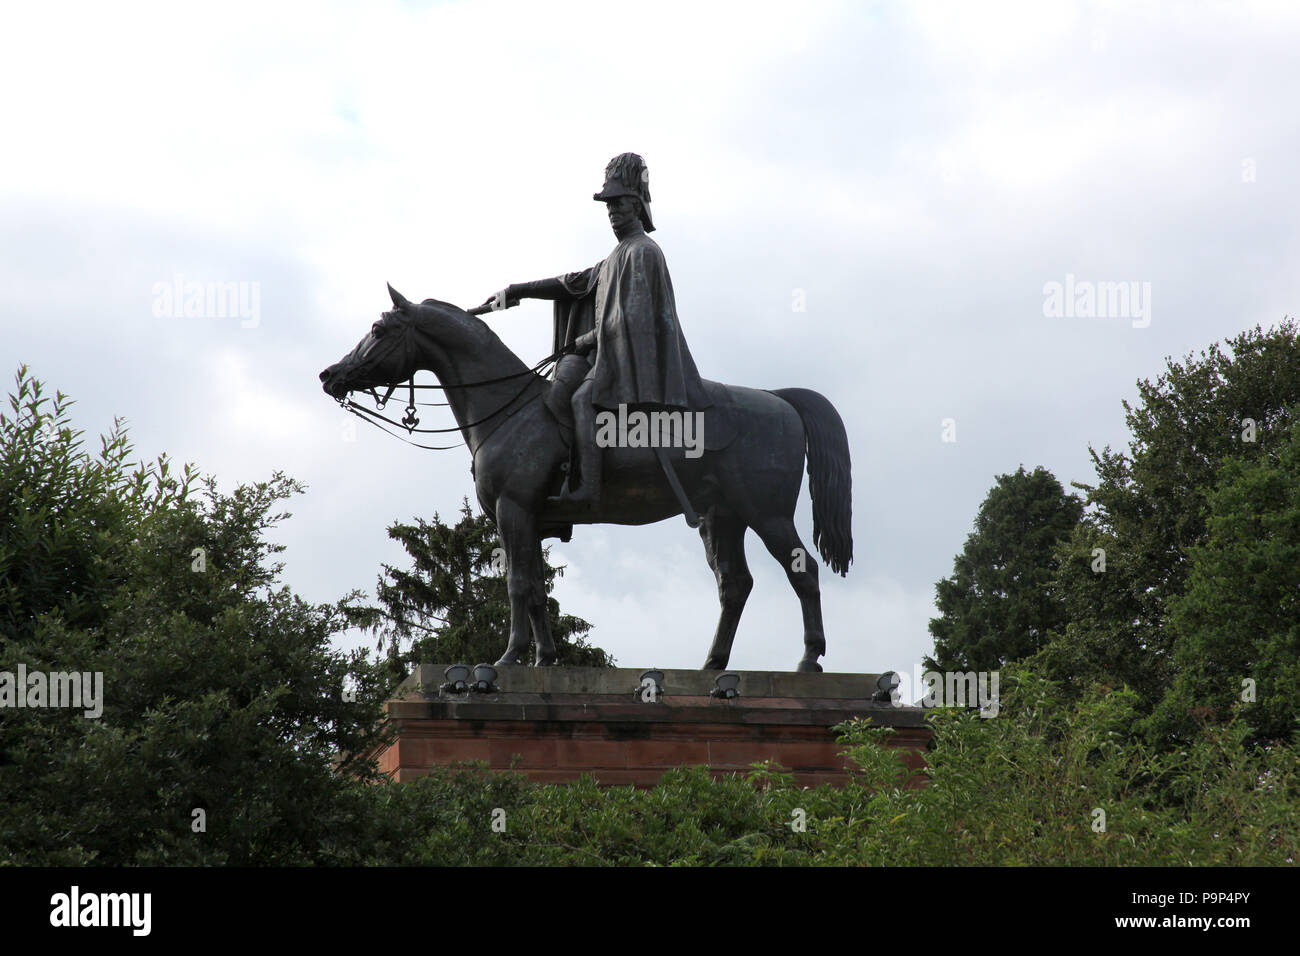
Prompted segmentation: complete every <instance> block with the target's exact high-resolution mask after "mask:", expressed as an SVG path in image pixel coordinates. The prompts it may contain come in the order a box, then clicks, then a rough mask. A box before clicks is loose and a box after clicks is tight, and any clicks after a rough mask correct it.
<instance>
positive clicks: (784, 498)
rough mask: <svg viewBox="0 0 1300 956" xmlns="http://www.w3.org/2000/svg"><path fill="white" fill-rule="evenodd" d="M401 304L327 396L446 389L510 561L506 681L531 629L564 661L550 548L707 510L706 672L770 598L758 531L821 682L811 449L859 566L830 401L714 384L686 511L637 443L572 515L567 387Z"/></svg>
mask: <svg viewBox="0 0 1300 956" xmlns="http://www.w3.org/2000/svg"><path fill="white" fill-rule="evenodd" d="M388 291H389V295H390V297H391V299H392V302H393V308H392V310H390V311H387V312H384V313H382V314H381V315H380V318H379V320H378V321H376V322H375V323H374V324H373V325H372V326H371V328H370V331H369V332H368V333H367V334H366V336H365V337H364V338H362V339H361V341H360V342H359V343H358V344H357V346H356V348H354V349H353V350H352V351H351V352H349V353H348V354H347V355H346V356H344V358H342V359H341V360H340V361H338V362H336V363H335V364H333V365H331V366H329V368H327V369H325V370H324V371H323V372H321V373H320V381H321V386H322V388H323V389H324V391H325V392H326V394H328V395H329V396H331V397H332V398H334V399H335V400H337V401H339V402H340V403H346V402H347V396H348V394H349V393H350V392H353V391H365V390H373V389H376V388H387V389H388V390H389V394H391V392H392V389H393V388H394V387H395V386H396V385H397V384H398V383H402V382H406V381H407V380H408V379H413V376H414V374H415V373H416V372H417V371H429V372H432V373H433V374H434V375H435V376H436V377H437V379H438V381H439V382H440V383H441V387H442V389H443V390H444V392H445V394H446V397H447V404H448V405H449V407H450V409H451V412H452V414H453V415H454V416H455V419H456V423H457V425H458V427H459V431H460V432H461V434H462V435H463V436H464V440H465V444H466V445H467V446H468V448H469V450H470V455H471V467H470V473H471V475H472V477H473V480H474V489H475V492H476V494H477V496H478V501H479V504H480V506H481V507H482V508H483V510H484V512H485V513H486V514H488V515H490V516H491V517H492V518H493V520H494V521H495V523H496V526H497V531H498V534H499V535H500V538H501V545H502V548H503V549H504V551H505V565H506V580H507V589H508V593H509V596H510V638H509V643H508V644H507V646H506V649H505V652H504V653H503V654H502V656H501V659H500V660H498V661H497V665H498V666H501V665H510V664H518V663H521V660H520V659H521V657H522V656H523V655H524V654H525V653H526V651H527V648H528V643H529V630H530V628H531V633H532V638H533V640H534V641H535V642H536V657H535V664H537V665H549V664H555V663H556V661H557V655H556V648H555V642H554V640H553V638H552V636H551V631H550V623H549V620H548V618H547V613H546V590H545V586H544V583H543V573H542V572H543V568H544V563H543V557H542V541H543V540H544V539H545V538H547V537H555V536H559V537H562V538H563V539H564V540H568V533H571V531H572V528H573V525H575V524H599V523H612V524H625V525H641V524H650V523H652V522H656V521H662V520H664V519H666V518H672V517H675V516H676V515H680V514H686V515H687V516H688V520H689V519H690V516H691V507H692V506H693V508H694V510H695V511H698V513H699V521H698V525H699V532H700V537H701V538H702V539H703V543H704V553H705V557H706V559H707V560H708V563H709V567H710V568H711V569H712V570H713V574H714V576H715V578H716V580H717V585H718V597H719V601H720V603H721V606H722V610H721V615H720V617H719V619H718V625H717V629H716V631H715V632H714V637H713V643H712V645H711V646H710V648H709V652H708V656H707V658H706V659H705V662H704V666H703V668H702V669H704V670H724V669H725V668H726V667H727V662H728V660H729V659H730V657H731V646H732V643H733V641H734V640H735V636H736V626H737V624H738V623H739V621H740V615H741V612H742V611H743V610H744V607H745V601H746V599H747V598H748V597H749V593H750V591H751V589H752V588H753V584H754V579H753V577H752V576H751V575H750V573H749V567H748V565H747V564H746V562H745V545H744V538H745V531H746V529H748V528H753V529H754V531H755V532H756V533H757V534H758V536H759V538H760V539H761V540H762V542H763V544H764V545H765V546H766V547H767V550H768V552H769V553H770V554H771V555H772V557H773V558H775V559H776V560H777V561H778V562H780V563H781V565H782V566H783V567H784V569H785V573H786V577H787V578H788V580H789V582H790V585H791V587H792V588H793V589H794V591H795V594H797V595H798V597H799V602H800V605H801V609H802V612H803V647H804V652H803V656H802V658H801V659H800V660H799V663H798V665H797V669H798V670H800V671H821V669H822V668H821V665H820V664H819V663H818V661H817V659H818V658H819V657H821V656H822V655H823V654H825V653H826V637H825V634H824V632H823V628H822V611H821V590H820V586H819V584H818V579H817V562H816V560H815V559H810V558H809V554H808V551H807V550H806V549H805V548H804V545H803V542H802V541H801V540H800V539H799V534H798V532H797V531H796V530H795V523H794V510H795V504H796V502H797V500H798V496H799V491H800V489H801V487H802V484H803V471H804V458H805V450H806V452H807V468H808V483H809V494H810V496H811V499H812V512H813V544H814V546H815V547H816V548H817V550H818V552H819V553H820V555H821V557H822V560H823V561H825V563H826V564H827V565H828V566H829V567H830V569H831V570H832V571H833V572H836V573H838V574H840V575H841V576H843V575H844V574H845V573H846V572H847V570H848V567H849V564H850V563H851V562H852V560H853V539H852V529H851V527H850V522H851V516H852V511H851V508H852V505H851V465H850V460H849V446H848V437H847V435H846V434H845V430H844V423H843V421H842V420H841V418H840V416H839V413H838V412H837V411H836V410H835V407H834V406H833V405H832V404H831V403H830V402H829V401H828V400H827V399H826V398H825V397H823V396H822V395H820V394H818V393H817V392H814V391H811V390H809V389H803V388H785V389H774V390H770V391H769V390H760V389H753V388H745V387H742V386H735V385H722V384H720V383H717V382H709V381H707V380H706V381H705V386H706V389H707V390H708V391H709V393H710V395H711V396H714V398H715V404H714V407H713V408H712V409H706V410H705V411H704V412H703V413H701V414H703V415H704V418H703V420H702V421H703V424H705V425H712V426H713V427H712V428H711V429H708V432H711V433H712V435H713V436H714V440H713V441H712V442H710V441H707V440H706V442H705V443H704V450H703V452H702V453H701V450H700V449H699V448H698V447H697V448H696V449H695V454H693V455H692V454H691V451H692V449H690V448H685V447H676V448H670V449H668V450H667V456H668V461H669V462H671V466H672V468H673V470H674V471H675V472H676V475H677V478H678V479H679V487H680V491H681V492H683V493H684V495H685V498H686V499H687V501H686V502H685V503H686V507H685V508H683V500H682V496H681V494H679V493H678V492H676V491H674V489H673V487H672V482H671V479H670V478H669V477H668V475H667V473H666V472H667V465H666V464H665V462H664V461H661V456H662V455H663V454H664V452H663V449H662V448H656V447H640V446H639V445H641V444H644V441H643V442H641V443H637V442H633V441H632V440H630V438H629V440H628V441H626V442H619V443H616V444H614V445H613V446H612V447H604V448H603V451H602V455H603V459H602V466H603V467H602V470H603V472H604V478H603V481H602V485H601V495H600V498H599V503H598V504H597V506H596V507H595V508H589V509H577V508H572V509H569V510H566V509H565V507H564V506H563V504H562V503H559V502H556V501H554V500H550V501H548V498H553V497H554V493H555V491H556V490H557V488H558V486H559V483H560V479H561V476H562V473H563V472H564V470H565V469H566V468H567V467H568V461H569V456H570V445H571V431H569V433H568V434H566V429H568V428H569V426H568V425H566V424H565V423H564V422H562V421H560V419H559V417H558V416H557V415H556V414H554V413H552V411H551V410H550V409H549V408H548V405H547V401H546V399H547V397H548V393H549V391H550V389H551V388H552V386H553V383H552V382H551V381H550V380H548V379H547V378H546V377H544V376H543V375H541V374H538V373H537V372H536V371H535V370H533V369H530V368H529V366H527V365H525V363H524V362H523V361H522V360H521V359H520V358H519V357H518V356H516V355H515V354H514V353H513V352H512V351H510V349H509V348H507V347H506V345H505V343H503V342H502V341H501V339H500V338H499V337H498V336H497V335H496V333H495V332H493V331H492V329H491V328H490V327H489V326H488V325H487V323H485V322H484V321H483V320H481V319H479V318H478V317H477V316H476V315H472V314H470V313H469V312H466V311H465V310H463V309H461V308H459V307H457V306H455V305H452V304H451V303H448V302H441V301H438V300H437V299H425V300H424V301H423V302H420V303H419V304H416V303H413V302H410V301H408V300H407V299H406V298H405V297H404V296H402V294H401V293H399V292H398V291H397V290H395V289H393V287H392V286H391V285H390V286H389V287H388ZM376 398H378V396H376ZM411 411H412V412H413V411H414V410H413V409H411ZM611 414H612V413H611ZM598 420H599V419H598ZM404 424H407V427H408V429H409V428H410V427H411V424H410V422H409V421H406V422H404ZM629 434H630V433H629ZM598 437H599V436H598ZM706 438H707V435H706ZM598 444H599V443H598ZM723 446H725V447H723Z"/></svg>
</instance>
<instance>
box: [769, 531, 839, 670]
mask: <svg viewBox="0 0 1300 956" xmlns="http://www.w3.org/2000/svg"><path fill="white" fill-rule="evenodd" d="M754 530H755V531H756V532H758V536H759V537H760V538H762V539H763V544H764V545H765V546H766V547H767V550H768V553H769V554H771V555H772V557H774V558H776V560H777V561H779V562H780V563H781V566H782V567H784V568H785V576H786V578H787V579H788V580H789V582H790V586H791V587H792V588H794V592H795V594H797V595H799V604H800V606H801V608H802V609H803V647H804V651H803V658H802V659H801V660H800V661H799V668H798V669H799V670H801V671H820V670H821V669H822V667H821V665H820V664H818V663H817V658H819V657H821V656H822V655H823V654H825V653H826V633H825V631H824V630H823V629H822V593H821V587H820V585H818V583H817V556H816V555H814V554H813V553H811V552H810V551H809V550H808V549H807V548H805V547H804V546H803V542H802V541H800V540H799V533H798V532H797V531H795V528H794V521H793V519H791V518H786V517H775V518H768V519H766V520H765V521H763V522H761V523H760V524H757V525H755V527H754Z"/></svg>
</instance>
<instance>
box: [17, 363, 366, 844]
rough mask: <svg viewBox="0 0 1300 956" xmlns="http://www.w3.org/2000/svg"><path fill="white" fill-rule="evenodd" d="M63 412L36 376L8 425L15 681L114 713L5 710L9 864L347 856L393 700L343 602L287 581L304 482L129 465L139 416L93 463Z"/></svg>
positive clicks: (22, 382)
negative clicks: (296, 504) (34, 676)
mask: <svg viewBox="0 0 1300 956" xmlns="http://www.w3.org/2000/svg"><path fill="white" fill-rule="evenodd" d="M45 401H48V400H44V401H43V396H42V395H41V388H40V385H39V383H37V382H35V381H34V380H32V379H31V378H29V377H28V375H27V373H26V370H25V369H20V370H19V374H18V381H17V390H16V392H15V394H14V395H12V396H11V397H10V407H11V408H12V409H14V410H15V414H14V416H12V417H9V416H6V417H5V418H3V419H0V513H3V514H4V516H5V521H4V524H3V528H4V531H3V534H4V538H3V563H2V564H0V621H3V622H4V631H3V636H4V640H3V642H2V643H0V672H9V673H16V672H17V670H18V667H19V665H20V664H21V665H25V666H26V668H27V670H28V671H29V672H31V671H43V672H70V671H75V672H89V673H94V672H100V673H102V675H103V713H102V715H101V716H100V717H98V718H97V719H94V718H88V717H86V716H85V713H84V709H83V710H72V709H67V708H44V709H34V708H23V709H14V708H5V709H4V710H0V848H2V850H3V852H2V855H0V861H4V862H17V863H23V864H28V865H30V864H47V865H48V864H79V863H96V864H104V865H124V864H169V865H170V864H213V863H216V864H223V863H229V864H297V863H304V864H305V863H315V862H322V861H325V860H327V859H330V858H332V852H331V850H330V841H331V840H332V839H333V833H334V832H335V831H336V829H337V828H338V827H341V826H344V825H345V823H346V821H350V820H354V819H355V814H356V813H357V812H358V811H359V810H360V809H361V808H362V807H363V806H365V803H364V801H363V795H362V793H361V792H360V791H359V787H360V784H358V783H356V782H355V781H354V778H355V779H367V778H373V776H374V772H373V769H372V768H371V766H370V764H369V763H368V761H367V760H366V759H365V758H364V752H365V750H366V748H367V747H369V746H370V745H371V744H372V743H373V741H374V739H375V734H374V729H375V727H376V726H377V723H378V720H379V717H380V701H381V699H382V696H383V695H382V692H383V691H384V690H386V687H381V681H380V676H379V675H378V673H377V672H376V671H375V670H374V669H373V668H372V667H370V666H369V665H367V664H366V662H365V660H364V657H363V655H360V654H353V655H341V654H338V653H335V652H334V651H332V650H331V648H330V638H331V636H332V634H334V633H337V632H338V631H340V630H341V629H342V627H343V625H344V621H343V617H342V608H341V606H329V605H326V606H320V607H313V606H310V605H307V604H305V603H304V602H303V601H301V599H299V598H297V597H296V596H294V595H292V594H291V593H290V592H289V591H288V590H287V589H285V588H276V586H275V585H276V580H277V578H278V575H279V573H280V565H279V564H276V563H273V562H270V560H269V559H270V557H271V556H272V555H273V554H274V553H275V552H277V551H279V550H280V548H279V547H278V546H274V545H271V544H268V543H267V541H266V538H265V535H266V532H267V530H268V529H269V528H271V527H272V526H274V525H275V524H276V523H277V522H278V521H280V520H282V519H284V518H286V517H288V515H286V514H277V513H275V512H274V511H273V509H274V508H275V506H276V504H277V502H279V501H281V500H283V499H285V498H287V497H289V496H291V495H292V494H294V493H296V492H298V491H300V490H301V488H300V486H298V485H297V484H296V483H294V482H292V481H291V480H290V479H288V478H286V477H284V476H283V475H279V474H277V475H275V476H274V477H273V478H272V479H271V480H270V481H269V482H263V483H258V484H256V485H252V486H243V487H240V488H238V489H237V490H236V491H235V492H234V494H232V495H221V494H219V493H218V492H217V490H216V487H215V482H214V481H213V480H212V479H206V480H204V481H203V482H202V486H203V489H202V491H201V492H196V491H195V489H194V488H192V487H191V486H192V485H193V484H194V483H195V480H196V479H195V477H194V475H193V473H192V471H191V470H190V469H189V468H188V467H187V468H186V469H185V472H184V477H183V479H181V480H180V481H177V480H175V479H172V478H170V477H169V475H168V473H167V466H166V462H165V459H160V461H159V463H158V465H157V466H156V467H154V468H152V469H149V468H145V467H144V466H141V467H140V468H138V469H137V470H135V471H134V472H130V473H128V471H127V469H126V466H125V462H126V459H127V457H128V456H129V454H130V451H131V449H130V445H129V443H128V442H127V440H126V438H125V435H124V434H123V432H122V430H121V428H120V423H119V426H117V427H115V429H114V432H113V434H112V435H111V436H109V437H107V438H105V439H104V440H103V451H102V452H101V455H100V456H99V458H97V459H92V458H90V457H89V456H88V455H86V454H84V453H83V452H81V451H80V450H79V442H78V434H79V433H77V432H75V431H73V430H72V429H71V428H70V427H68V425H67V419H66V409H67V402H66V400H64V399H63V397H62V396H57V397H56V400H55V403H54V405H53V408H52V409H51V410H49V411H47V410H46V409H45V407H44V405H45ZM196 549H201V550H196ZM349 685H353V686H352V687H351V688H350V692H349V695H348V696H351V695H352V694H355V700H346V699H345V697H344V691H345V688H347V687H348V686H349ZM340 771H341V772H340ZM196 809H201V810H203V811H204V813H205V814H206V832H203V833H196V832H194V829H193V824H194V821H195V817H194V814H193V811H194V810H196Z"/></svg>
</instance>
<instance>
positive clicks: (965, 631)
mask: <svg viewBox="0 0 1300 956" xmlns="http://www.w3.org/2000/svg"><path fill="white" fill-rule="evenodd" d="M1082 510H1083V508H1082V503H1081V502H1080V501H1079V499H1078V498H1077V497H1075V496H1074V495H1070V494H1066V493H1065V491H1064V489H1063V488H1062V487H1061V483H1060V482H1059V481H1057V480H1056V478H1055V477H1054V476H1053V475H1052V473H1051V472H1050V471H1047V470H1046V469H1044V468H1035V469H1034V470H1033V471H1032V472H1028V473H1027V472H1026V471H1025V469H1024V467H1023V466H1021V467H1020V468H1019V469H1017V470H1016V472H1015V474H1011V475H999V476H998V478H997V483H996V484H995V485H994V487H993V489H992V490H991V491H990V492H989V494H988V497H986V498H985V499H984V503H983V504H982V505H981V506H980V510H979V515H978V516H977V517H976V519H975V530H974V531H973V532H972V533H971V535H970V536H969V537H968V538H967V539H966V546H965V547H964V548H963V549H962V553H961V554H959V555H958V556H957V558H956V560H955V561H954V562H953V575H952V577H949V578H945V579H943V580H942V581H940V582H939V583H938V584H937V585H936V594H937V597H936V602H935V603H936V604H937V605H938V608H939V611H940V616H939V617H937V618H934V619H932V620H931V621H930V633H931V634H932V635H933V636H934V647H935V651H934V656H933V657H932V658H929V659H927V660H926V662H925V663H926V667H928V668H930V669H931V670H938V671H969V670H975V671H980V670H984V671H988V670H996V669H997V668H998V667H999V666H1001V665H1002V664H1005V663H1006V662H1007V661H1013V660H1019V659H1020V658H1023V657H1026V656H1028V655H1030V654H1033V653H1035V652H1036V651H1037V650H1039V648H1040V647H1042V646H1043V644H1045V643H1046V641H1047V638H1048V634H1049V632H1050V631H1053V630H1056V629H1059V628H1060V627H1061V626H1062V625H1063V624H1064V621H1065V617H1064V608H1063V606H1062V603H1061V600H1060V598H1059V597H1058V596H1057V595H1056V594H1055V593H1054V592H1053V591H1052V590H1051V587H1050V585H1051V582H1052V578H1053V575H1054V573H1055V570H1056V559H1055V553H1056V548H1057V546H1058V544H1059V543H1060V542H1061V540H1062V539H1063V538H1065V537H1066V536H1067V535H1068V534H1069V533H1070V531H1071V530H1072V529H1073V528H1074V526H1075V525H1076V524H1077V523H1078V521H1079V516H1080V513H1081V512H1082Z"/></svg>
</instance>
